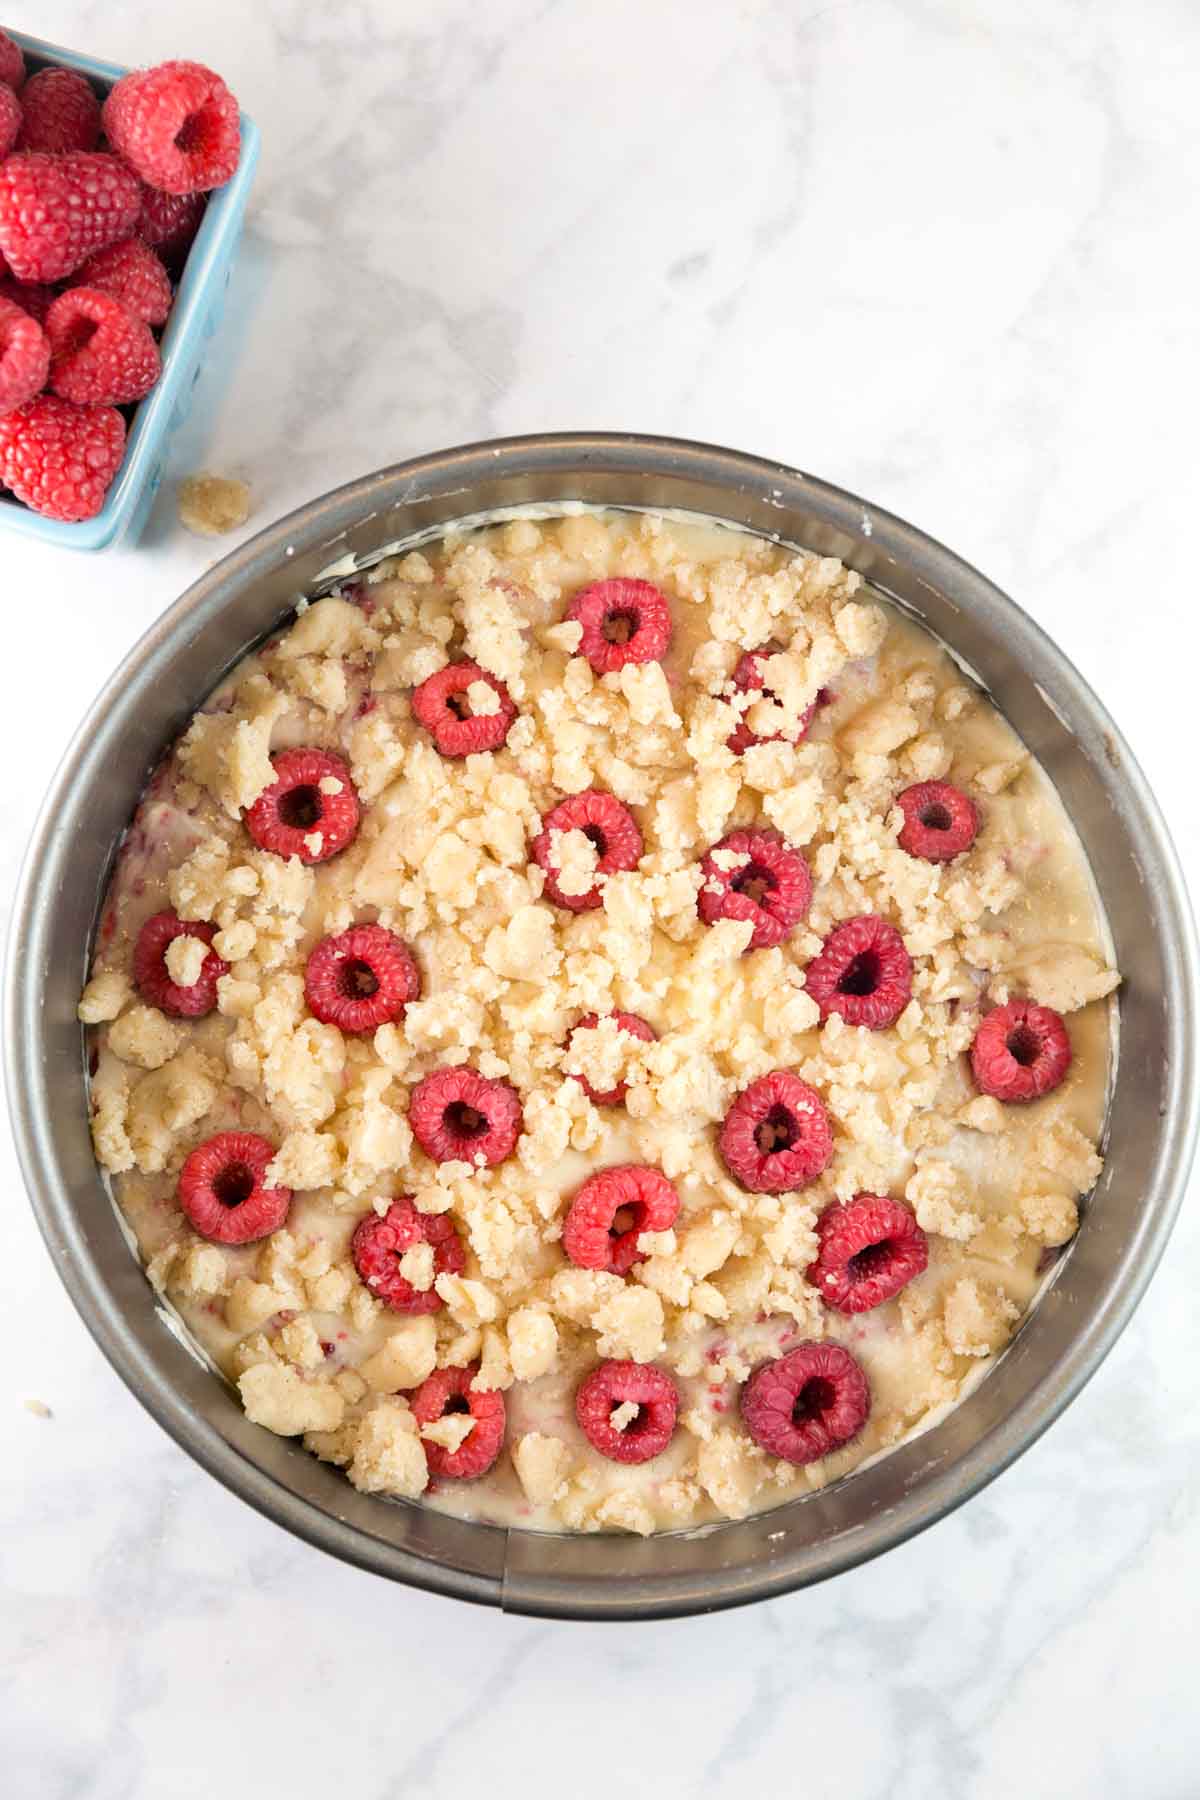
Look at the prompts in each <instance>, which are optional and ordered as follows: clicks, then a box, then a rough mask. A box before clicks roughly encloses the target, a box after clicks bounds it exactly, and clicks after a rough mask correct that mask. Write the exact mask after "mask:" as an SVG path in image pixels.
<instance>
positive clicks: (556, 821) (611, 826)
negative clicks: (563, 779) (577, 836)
mask: <svg viewBox="0 0 1200 1800" xmlns="http://www.w3.org/2000/svg"><path fill="white" fill-rule="evenodd" d="M552 831H582V833H583V835H584V837H585V838H587V839H588V840H589V842H590V843H592V844H594V845H595V847H596V851H597V855H598V858H599V860H598V861H597V863H596V876H597V880H596V884H595V886H594V887H591V888H589V889H588V891H587V893H586V894H564V893H563V891H562V889H561V888H560V887H559V885H558V882H557V881H556V880H555V876H556V874H557V872H558V871H557V868H556V866H555V863H554V860H553V854H554V853H553V850H552V848H551V844H550V833H551V832H552ZM641 858H642V834H641V832H640V831H639V830H638V825H637V820H636V819H635V818H634V816H633V814H632V813H631V812H630V810H629V808H628V807H627V806H622V804H621V802H620V801H619V800H618V799H617V798H616V797H615V795H613V794H606V793H604V792H603V791H602V790H601V789H600V788H588V789H587V790H586V791H585V792H584V793H582V794H572V796H571V798H570V799H569V800H560V802H559V804H558V805H557V806H553V807H551V809H550V811H549V812H548V813H547V814H546V816H545V817H544V818H543V820H542V829H541V831H540V832H539V833H538V835H537V837H535V838H534V840H533V859H534V861H535V862H536V863H537V865H538V867H539V868H541V869H544V870H545V871H546V888H545V892H546V897H547V899H548V900H553V902H554V904H555V906H562V907H565V908H566V910H567V911H568V912H591V911H592V910H593V909H594V908H595V907H597V906H603V904H604V898H603V894H602V893H601V889H600V880H599V878H600V876H602V875H613V874H615V873H616V872H617V871H618V870H620V869H636V868H637V866H638V863H639V862H640V861H641Z"/></svg>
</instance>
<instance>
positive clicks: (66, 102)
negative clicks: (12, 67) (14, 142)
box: [20, 69, 100, 152]
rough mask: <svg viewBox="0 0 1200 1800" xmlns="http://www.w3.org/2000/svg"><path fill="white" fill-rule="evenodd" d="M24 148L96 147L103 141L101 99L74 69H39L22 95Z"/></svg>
mask: <svg viewBox="0 0 1200 1800" xmlns="http://www.w3.org/2000/svg"><path fill="white" fill-rule="evenodd" d="M21 106H22V109H23V110H24V113H25V122H24V124H23V125H22V127H21V140H20V148H21V149H22V150H49V151H54V152H60V151H63V150H94V149H95V148H96V145H97V144H98V143H99V141H100V102H99V101H98V100H97V98H96V96H95V94H94V93H93V91H92V88H91V85H90V83H89V82H86V81H85V80H84V78H83V76H82V75H77V74H76V73H75V71H74V70H73V69H39V70H38V73H37V74H36V75H31V76H30V77H29V80H28V81H27V82H26V84H25V89H24V92H23V93H22V95H21Z"/></svg>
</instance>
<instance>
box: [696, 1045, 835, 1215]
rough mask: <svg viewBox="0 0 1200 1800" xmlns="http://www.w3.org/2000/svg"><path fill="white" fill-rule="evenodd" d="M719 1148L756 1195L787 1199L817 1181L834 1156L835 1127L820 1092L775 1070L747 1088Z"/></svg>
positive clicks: (727, 1163) (724, 1129)
mask: <svg viewBox="0 0 1200 1800" xmlns="http://www.w3.org/2000/svg"><path fill="white" fill-rule="evenodd" d="M717 1147H718V1149H719V1150H720V1152H721V1156H722V1159H723V1161H724V1163H725V1167H726V1168H727V1169H728V1170H729V1173H730V1174H731V1175H732V1176H733V1178H734V1180H735V1181H737V1182H740V1183H741V1185H742V1187H744V1188H748V1189H749V1191H750V1192H751V1193H752V1194H784V1193H788V1192H789V1191H790V1190H791V1189H793V1188H800V1187H804V1186H805V1185H806V1184H807V1183H808V1182H810V1181H815V1180H816V1178H817V1176H818V1175H819V1174H820V1173H821V1171H822V1170H823V1169H825V1168H827V1167H828V1165H829V1161H830V1158H831V1157H832V1155H833V1128H832V1126H831V1125H830V1123H829V1114H828V1113H827V1112H826V1110H825V1104H824V1102H823V1100H822V1099H821V1096H820V1094H818V1093H817V1091H816V1089H815V1088H811V1087H809V1085H808V1083H807V1082H804V1081H801V1079H800V1077H799V1076H798V1075H793V1074H792V1072H791V1070H790V1069H773V1070H772V1071H771V1073H770V1074H769V1075H760V1076H759V1078H758V1080H757V1081H752V1082H751V1083H750V1086H749V1087H748V1088H744V1089H743V1090H742V1092H741V1093H740V1094H739V1095H738V1097H737V1099H736V1100H735V1101H734V1103H733V1105H732V1106H731V1107H730V1109H729V1111H728V1112H727V1113H726V1115H725V1122H724V1124H723V1125H722V1126H721V1133H720V1137H719V1138H718V1140H717Z"/></svg>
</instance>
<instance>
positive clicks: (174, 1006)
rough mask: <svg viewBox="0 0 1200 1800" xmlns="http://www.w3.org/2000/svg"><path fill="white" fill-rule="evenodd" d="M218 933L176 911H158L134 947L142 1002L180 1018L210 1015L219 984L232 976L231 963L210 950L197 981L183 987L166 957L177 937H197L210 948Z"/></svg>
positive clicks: (142, 930) (136, 973)
mask: <svg viewBox="0 0 1200 1800" xmlns="http://www.w3.org/2000/svg"><path fill="white" fill-rule="evenodd" d="M216 930H217V928H216V926H215V925H209V924H206V923H205V922H204V921H203V920H201V919H181V918H180V917H179V915H178V914H177V913H173V912H157V913H154V914H153V915H152V916H151V917H150V918H149V919H147V920H146V923H145V924H144V925H143V926H142V929H141V930H140V931H139V932H138V936H137V943H136V944H135V945H134V947H133V979H134V982H135V984H136V986H137V991H138V993H139V994H140V995H141V996H142V999H143V1000H145V1001H147V1002H148V1003H149V1004H150V1005H151V1006H157V1007H158V1009H159V1011H160V1012H165V1013H170V1014H171V1015H172V1017H173V1018H176V1019H202V1018H203V1017H204V1015H205V1014H206V1013H210V1012H211V1011H212V1009H213V1007H214V1006H215V1005H216V1004H217V983H218V981H220V979H221V977H222V975H228V973H229V964H228V963H226V962H222V960H221V958H220V957H219V956H218V955H217V953H216V951H215V950H209V951H208V954H207V955H206V956H205V958H204V961H203V963H202V964H201V965H200V973H199V975H198V976H197V977H196V979H195V981H193V982H192V983H191V984H190V985H189V986H188V987H181V986H180V984H179V983H178V982H177V981H174V980H173V979H172V977H171V971H170V970H169V969H168V967H167V961H166V957H167V950H168V947H169V946H170V945H171V944H173V943H174V942H175V940H176V938H195V939H197V940H198V941H199V942H200V943H202V944H204V945H209V944H211V943H212V941H213V938H214V937H215V936H216ZM183 972H184V973H187V971H186V970H185V971H183Z"/></svg>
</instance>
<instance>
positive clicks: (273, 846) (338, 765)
mask: <svg viewBox="0 0 1200 1800" xmlns="http://www.w3.org/2000/svg"><path fill="white" fill-rule="evenodd" d="M271 766H272V767H273V768H274V770H275V780H274V782H273V783H272V784H271V786H270V787H269V788H267V789H266V790H265V791H264V792H263V793H261V794H260V795H259V796H258V799H257V800H256V801H255V802H254V805H253V806H251V807H248V808H247V810H246V812H245V813H244V814H243V815H242V816H243V818H244V819H245V821H246V830H247V831H248V832H249V833H250V836H251V837H252V838H253V839H254V841H255V843H256V844H257V845H258V847H259V849H260V850H273V851H274V852H275V854H276V856H283V857H288V856H298V857H299V858H300V861H301V862H302V863H310V864H311V863H322V862H328V861H329V858H330V857H331V856H336V855H337V853H338V851H339V850H344V849H345V848H346V845H347V844H349V843H351V842H352V841H353V839H354V835H355V833H356V832H357V830H358V819H359V806H358V790H357V788H356V787H355V785H354V783H353V781H352V780H351V779H350V771H349V769H348V768H347V767H346V765H345V763H344V762H343V761H342V759H341V757H340V756H334V755H332V753H331V752H330V751H328V750H309V749H304V750H281V751H280V753H279V755H278V756H273V757H272V758H271ZM322 781H340V782H341V784H342V785H341V787H340V789H339V790H338V792H337V793H336V794H329V793H325V792H323V791H322V788H321V785H320V784H321V782H322ZM314 834H315V835H316V836H317V837H318V838H319V840H320V842H319V844H318V845H317V847H316V849H314V848H313V847H312V845H311V844H310V843H309V842H308V841H307V840H308V839H309V838H311V837H312V836H313V835H314Z"/></svg>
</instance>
